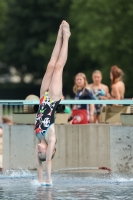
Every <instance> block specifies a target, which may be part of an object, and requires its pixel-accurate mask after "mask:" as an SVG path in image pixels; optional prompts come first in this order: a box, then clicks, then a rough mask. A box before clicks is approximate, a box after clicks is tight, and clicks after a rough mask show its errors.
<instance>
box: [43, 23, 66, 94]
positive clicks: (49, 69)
mask: <svg viewBox="0 0 133 200" xmlns="http://www.w3.org/2000/svg"><path fill="white" fill-rule="evenodd" d="M62 23H63V22H62ZM62 23H61V25H60V27H59V31H58V35H57V39H56V43H55V46H54V49H53V52H52V55H51V58H50V61H49V63H48V65H47V69H46V72H45V74H44V77H43V80H42V84H41V89H40V97H42V96H43V95H44V94H45V92H46V91H47V90H48V89H49V85H50V82H51V79H52V75H53V71H54V67H55V65H56V62H57V60H58V57H59V54H60V50H61V46H62V35H63V34H62Z"/></svg>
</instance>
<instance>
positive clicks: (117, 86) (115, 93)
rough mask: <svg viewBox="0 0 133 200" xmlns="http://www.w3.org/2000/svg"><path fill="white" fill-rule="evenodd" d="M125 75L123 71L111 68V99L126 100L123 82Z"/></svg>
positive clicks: (115, 67) (114, 67)
mask: <svg viewBox="0 0 133 200" xmlns="http://www.w3.org/2000/svg"><path fill="white" fill-rule="evenodd" d="M123 75H124V73H123V71H122V70H121V69H120V68H119V67H117V66H116V65H115V66H112V67H111V70H110V79H111V95H110V97H109V98H110V99H118V100H120V99H124V94H125V84H124V83H123V81H122V77H123Z"/></svg>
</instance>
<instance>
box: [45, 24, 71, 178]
mask: <svg viewBox="0 0 133 200" xmlns="http://www.w3.org/2000/svg"><path fill="white" fill-rule="evenodd" d="M62 30H63V44H62V47H61V51H60V54H59V58H58V61H57V63H56V65H55V68H54V71H53V76H52V80H51V83H50V87H49V96H50V98H51V99H52V100H54V101H56V100H59V99H60V98H61V97H62V72H63V67H64V65H65V63H66V60H67V52H68V40H69V37H70V31H69V24H68V23H67V22H66V21H63V23H62ZM55 141H56V137H55V128H54V125H52V126H51V127H50V128H49V131H48V148H47V152H46V173H47V178H46V182H50V181H51V157H52V154H53V149H54V145H55Z"/></svg>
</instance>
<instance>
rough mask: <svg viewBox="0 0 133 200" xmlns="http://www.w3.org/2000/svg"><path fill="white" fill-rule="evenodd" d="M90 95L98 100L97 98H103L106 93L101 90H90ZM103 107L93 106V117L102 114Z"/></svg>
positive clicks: (99, 105) (100, 105)
mask: <svg viewBox="0 0 133 200" xmlns="http://www.w3.org/2000/svg"><path fill="white" fill-rule="evenodd" d="M92 93H93V96H94V98H95V99H98V100H100V98H99V96H105V95H106V93H105V91H104V90H103V89H92ZM102 108H103V105H102V104H95V115H97V116H98V115H100V114H101V112H102Z"/></svg>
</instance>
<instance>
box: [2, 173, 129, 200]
mask: <svg viewBox="0 0 133 200" xmlns="http://www.w3.org/2000/svg"><path fill="white" fill-rule="evenodd" d="M43 175H44V179H45V173H44V174H43ZM52 180H53V185H52V186H51V187H48V186H47V187H46V186H40V185H39V182H38V180H37V172H36V171H26V170H16V171H11V170H9V171H6V172H5V173H4V174H3V173H2V172H1V173H0V199H2V200H8V199H12V200H22V199H25V200H30V199H32V200H36V199H38V200H44V199H46V200H65V199H71V200H74V199H75V200H82V199H84V200H86V199H89V200H100V199H102V200H117V199H118V200H120V199H122V200H132V199H133V175H131V174H130V175H129V174H128V175H123V174H113V173H112V174H108V173H106V174H104V173H89V172H57V171H56V172H52Z"/></svg>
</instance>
